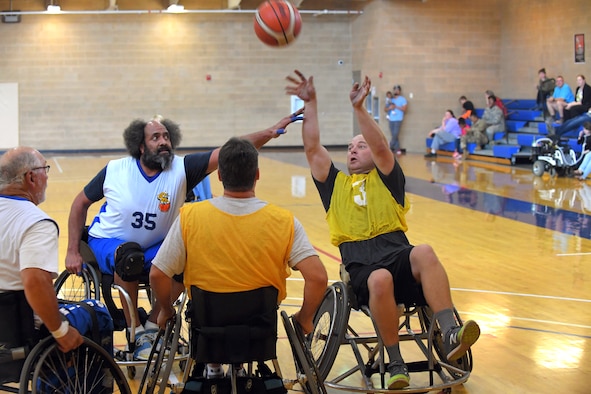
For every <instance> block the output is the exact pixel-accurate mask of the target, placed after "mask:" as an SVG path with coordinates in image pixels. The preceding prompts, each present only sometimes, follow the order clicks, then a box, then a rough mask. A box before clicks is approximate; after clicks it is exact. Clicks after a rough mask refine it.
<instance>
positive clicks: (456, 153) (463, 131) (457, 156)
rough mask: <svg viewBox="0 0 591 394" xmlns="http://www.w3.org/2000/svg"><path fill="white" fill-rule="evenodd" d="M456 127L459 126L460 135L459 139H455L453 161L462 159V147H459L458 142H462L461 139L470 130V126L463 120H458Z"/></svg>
mask: <svg viewBox="0 0 591 394" xmlns="http://www.w3.org/2000/svg"><path fill="white" fill-rule="evenodd" d="M458 126H460V130H461V134H460V137H458V138H456V150H455V151H454V159H456V160H460V159H461V158H462V150H463V149H462V147H461V146H460V142H461V141H462V137H464V136H465V135H466V134H468V130H470V126H468V125H467V124H466V119H465V118H458Z"/></svg>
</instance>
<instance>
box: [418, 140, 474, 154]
mask: <svg viewBox="0 0 591 394" xmlns="http://www.w3.org/2000/svg"><path fill="white" fill-rule="evenodd" d="M432 142H433V138H427V139H426V140H425V144H426V146H427V148H431V143H432ZM439 150H443V151H446V152H455V150H456V143H455V141H454V142H448V143H447V144H443V145H441V146H440V147H439ZM466 150H467V151H468V153H470V154H472V153H474V151H475V150H476V143H474V142H470V143H468V144H466Z"/></svg>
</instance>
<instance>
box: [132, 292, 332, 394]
mask: <svg viewBox="0 0 591 394" xmlns="http://www.w3.org/2000/svg"><path fill="white" fill-rule="evenodd" d="M274 297H275V299H274V301H275V302H276V295H275V296H274ZM238 306H239V307H241V308H242V307H243V304H238ZM207 307H208V308H211V307H212V306H211V305H210V304H209V303H207ZM181 309H182V308H181ZM276 309H277V308H276V307H275V313H277V312H276ZM195 313H196V312H194V310H193V309H191V308H189V312H186V313H182V314H179V313H177V314H176V315H175V317H174V319H172V320H171V321H169V323H168V324H167V327H166V330H160V332H159V334H158V339H160V338H162V343H163V346H162V348H161V349H157V348H156V347H154V348H153V349H152V354H151V355H150V360H149V361H148V366H147V367H146V370H145V372H144V377H143V378H142V383H141V386H140V391H139V392H140V393H144V392H145V393H150V394H151V393H153V392H158V393H164V392H165V390H167V389H169V390H170V392H171V393H180V392H183V390H184V389H185V387H186V384H187V383H188V382H189V380H190V375H192V376H193V377H196V376H201V374H202V370H203V368H204V366H205V360H202V359H199V357H197V355H198V353H201V350H200V349H198V346H199V345H197V344H196V343H195V342H198V341H196V340H195V338H196V335H197V334H196V331H195V328H194V327H193V326H192V325H191V323H192V321H193V319H195V316H194V314H195ZM281 318H282V321H283V325H284V327H285V331H286V334H287V337H288V340H289V342H290V346H291V349H292V352H293V356H294V363H295V369H296V377H295V378H294V379H286V378H284V377H283V376H282V373H281V370H280V367H279V362H278V361H277V358H276V355H275V353H274V351H275V350H273V354H271V355H269V354H267V357H263V358H266V359H267V360H265V361H269V362H270V363H271V364H272V369H271V368H270V367H269V366H268V365H267V364H266V363H265V362H264V361H261V360H259V361H252V360H250V361H248V360H247V361H245V362H244V363H245V364H246V365H247V368H246V371H247V376H246V377H245V378H237V376H236V374H235V371H234V369H233V368H232V367H231V366H230V370H231V371H232V374H231V376H230V379H213V380H214V382H213V384H218V383H219V384H220V385H219V386H216V387H215V390H216V392H217V393H220V394H221V393H226V392H227V393H237V392H241V389H242V388H241V387H240V388H239V387H238V386H240V385H244V384H246V385H249V384H250V385H251V386H249V387H250V390H251V391H250V392H252V393H267V392H285V391H281V390H292V389H294V387H295V386H296V385H299V386H300V387H301V390H303V391H304V392H305V393H309V394H325V393H326V389H325V387H324V385H323V383H322V381H321V380H320V379H319V377H318V376H319V373H318V370H317V369H316V364H315V363H314V360H313V358H312V354H311V352H310V350H309V348H307V344H306V341H305V336H304V335H303V333H302V332H301V329H300V328H299V325H298V324H297V322H295V320H294V319H293V317H289V316H288V315H287V314H286V313H285V312H284V311H282V312H281ZM182 319H185V320H186V321H187V325H188V326H189V327H192V328H191V329H190V333H191V339H190V346H191V352H190V353H191V357H190V358H189V359H188V360H187V363H186V364H185V365H184V366H181V369H182V370H183V372H184V375H183V378H182V382H176V381H173V380H171V375H170V371H171V369H172V363H174V362H175V360H173V359H172V358H168V357H166V355H165V354H166V353H168V352H170V354H174V352H175V348H174V346H175V345H176V344H177V343H179V341H178V340H177V338H178V334H177V332H176V330H177V329H178V327H182V325H181V324H180V323H179V320H182ZM276 325H277V323H276V321H275V326H276ZM217 330H218V329H217V328H213V329H209V332H210V334H211V333H212V332H213V333H214V337H215V335H217V334H218V332H217ZM206 331H207V329H206ZM241 331H242V330H236V329H233V330H232V335H236V334H238V335H239V333H240V332H241ZM219 334H220V335H225V332H224V334H222V332H221V331H220V332H219ZM208 335H209V334H208ZM276 337H277V335H276V334H275V340H276ZM202 343H203V341H202ZM247 359H249V358H248V357H247ZM217 360H218V361H220V362H221V363H222V364H226V363H230V365H231V363H234V362H236V359H226V358H223V359H217ZM210 361H211V360H210ZM162 364H164V366H162ZM255 365H256V369H255V368H254V367H255ZM191 370H192V371H191ZM261 376H270V377H271V379H270V380H269V381H267V382H266V384H267V386H266V388H265V389H261V388H260V387H258V386H256V385H254V384H253V382H254V381H255V380H260V379H261ZM237 380H240V382H239V383H237ZM197 381H198V383H199V384H203V383H206V382H207V380H205V379H203V380H202V379H199V378H198V379H197ZM223 381H225V382H223ZM278 381H279V382H281V383H282V384H281V386H282V387H281V388H279V387H277V383H278ZM222 382H223V383H224V384H221V383H222ZM245 382H246V383H245ZM249 382H250V383H249ZM190 383H194V382H190ZM144 387H145V389H146V390H145V391H144ZM274 390H277V391H274Z"/></svg>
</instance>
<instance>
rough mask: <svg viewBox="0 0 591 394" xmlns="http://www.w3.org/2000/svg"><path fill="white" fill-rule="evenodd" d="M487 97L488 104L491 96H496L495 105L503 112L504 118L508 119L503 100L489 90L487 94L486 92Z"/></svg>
mask: <svg viewBox="0 0 591 394" xmlns="http://www.w3.org/2000/svg"><path fill="white" fill-rule="evenodd" d="M484 93H485V95H486V99H487V103H488V98H489V97H490V96H494V97H495V104H496V105H497V107H499V108H500V109H501V111H502V112H503V118H506V117H507V115H508V111H507V107H505V104H504V103H503V100H501V98H500V97H498V96H497V95H496V94H495V93H494V92H493V91H492V90H487V91H486V92H484Z"/></svg>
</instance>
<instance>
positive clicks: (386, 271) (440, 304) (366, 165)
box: [286, 70, 480, 389]
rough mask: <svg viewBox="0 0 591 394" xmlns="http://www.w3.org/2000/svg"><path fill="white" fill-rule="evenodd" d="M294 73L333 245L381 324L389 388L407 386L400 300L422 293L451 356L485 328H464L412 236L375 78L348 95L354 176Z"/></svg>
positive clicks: (439, 269)
mask: <svg viewBox="0 0 591 394" xmlns="http://www.w3.org/2000/svg"><path fill="white" fill-rule="evenodd" d="M295 73H296V76H290V77H288V81H289V82H290V85H289V86H287V88H286V92H287V94H292V95H297V96H298V97H299V98H301V99H302V100H303V101H304V102H305V109H304V122H303V125H302V138H303V142H304V150H305V152H306V158H307V160H308V164H309V165H310V169H311V171H312V177H313V179H314V183H315V185H316V188H317V189H318V192H319V194H320V198H321V200H322V204H323V205H324V209H325V210H326V212H327V221H328V226H329V230H330V235H331V242H332V243H333V245H335V246H338V247H339V250H340V253H341V258H342V262H343V264H344V265H345V268H346V269H347V272H348V273H349V275H350V276H351V285H352V287H353V291H354V292H355V295H356V296H357V299H358V303H359V305H368V306H369V309H370V311H371V316H372V318H373V319H374V321H375V323H376V325H377V327H378V330H379V333H380V337H381V338H382V340H383V343H384V346H385V348H386V351H387V353H388V356H389V358H390V364H389V365H388V372H389V373H390V379H389V380H388V382H387V386H388V388H389V389H397V388H403V387H406V386H408V385H409V381H410V377H409V374H408V368H407V367H406V364H405V363H404V360H403V358H402V355H401V354H400V348H399V338H398V319H399V315H398V309H397V303H407V302H420V299H421V298H422V296H423V295H424V298H425V300H426V301H427V303H428V305H429V306H430V307H431V309H432V310H433V312H434V313H435V318H436V319H437V321H438V323H439V326H440V328H441V332H442V334H443V339H444V349H445V353H446V358H447V360H449V361H453V360H457V359H459V358H461V357H462V356H463V355H464V354H465V353H466V352H467V351H468V349H469V348H470V346H472V344H474V342H476V340H477V339H478V337H479V335H480V328H479V327H478V324H476V322H474V321H468V322H466V323H465V324H464V326H463V327H459V326H458V324H457V322H456V319H455V316H454V311H453V304H452V300H451V291H450V288H449V281H448V278H447V274H446V272H445V269H444V268H443V265H442V264H441V262H440V261H439V259H438V258H437V255H436V254H435V252H434V251H433V249H432V248H431V246H429V245H418V246H413V245H411V244H410V243H409V241H408V239H407V238H406V235H405V231H406V230H407V228H408V227H407V224H406V218H405V214H406V212H407V211H408V210H409V208H410V202H409V201H408V198H407V197H406V195H405V190H404V185H405V178H404V173H403V172H402V169H401V168H400V166H399V165H398V164H397V162H396V159H395V156H394V154H393V153H392V151H391V150H390V147H389V145H388V141H387V140H386V138H385V136H384V135H383V134H382V131H381V130H380V128H379V126H378V124H377V123H376V122H375V121H374V120H373V119H372V117H371V115H369V113H368V112H367V110H366V109H365V108H364V106H363V103H364V102H365V98H366V97H367V95H368V94H369V92H370V90H371V81H370V80H369V78H367V77H365V78H364V80H363V82H362V83H361V84H359V83H355V84H354V85H353V88H352V90H351V92H350V94H349V97H350V99H351V104H352V106H353V111H354V113H355V115H356V116H357V120H358V122H359V127H360V129H361V134H360V135H357V136H355V137H353V140H352V141H351V143H350V144H349V148H348V152H347V167H348V170H349V174H350V175H346V174H344V173H343V172H341V171H340V170H337V168H336V167H335V166H334V164H333V162H332V160H331V158H330V155H329V153H328V151H327V150H326V148H325V147H324V146H322V145H321V144H320V128H319V125H318V109H317V100H316V90H315V88H314V81H313V77H310V78H309V79H306V78H305V77H304V75H303V74H302V73H300V72H299V71H297V70H296V72H295Z"/></svg>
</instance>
